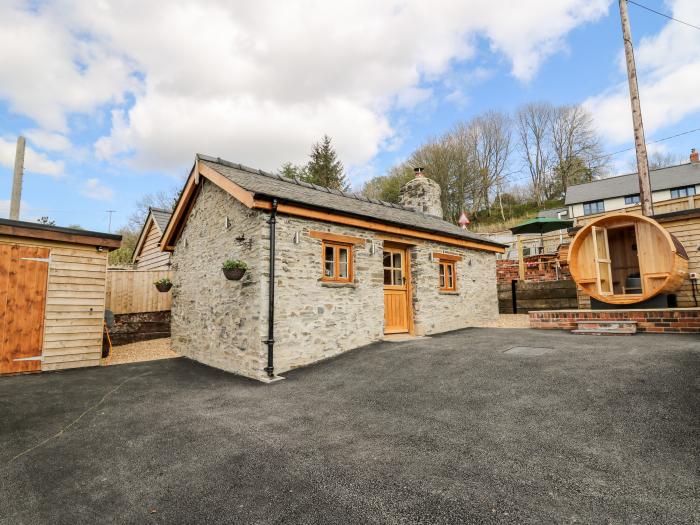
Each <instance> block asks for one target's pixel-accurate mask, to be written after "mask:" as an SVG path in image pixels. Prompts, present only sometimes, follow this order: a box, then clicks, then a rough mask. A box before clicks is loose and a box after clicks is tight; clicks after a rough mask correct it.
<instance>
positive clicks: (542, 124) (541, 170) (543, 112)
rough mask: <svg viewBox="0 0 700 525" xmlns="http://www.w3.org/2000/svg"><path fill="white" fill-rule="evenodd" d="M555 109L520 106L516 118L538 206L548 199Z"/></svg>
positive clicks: (542, 104) (541, 105) (544, 103)
mask: <svg viewBox="0 0 700 525" xmlns="http://www.w3.org/2000/svg"><path fill="white" fill-rule="evenodd" d="M553 116H554V108H553V107H552V105H551V104H549V103H546V102H540V103H534V102H533V103H529V104H525V105H524V106H521V107H520V109H519V110H518V112H517V116H516V130H517V135H518V139H519V142H520V144H519V146H520V152H521V155H522V158H523V161H524V163H525V169H526V170H527V172H528V173H529V175H530V179H531V180H532V190H533V194H534V195H533V197H534V198H535V200H536V201H537V204H538V205H540V206H541V205H542V204H543V203H544V201H545V199H546V187H547V182H548V181H547V179H548V177H549V176H550V172H551V169H552V167H553V155H552V152H551V148H550V135H551V126H552V118H553Z"/></svg>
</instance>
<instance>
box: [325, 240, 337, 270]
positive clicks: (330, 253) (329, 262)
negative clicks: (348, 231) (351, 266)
mask: <svg viewBox="0 0 700 525" xmlns="http://www.w3.org/2000/svg"><path fill="white" fill-rule="evenodd" d="M325 262H326V263H325V269H324V275H325V276H326V277H333V276H334V275H335V272H334V266H335V265H334V262H335V257H334V250H333V246H326V253H325Z"/></svg>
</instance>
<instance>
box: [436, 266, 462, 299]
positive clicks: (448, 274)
mask: <svg viewBox="0 0 700 525" xmlns="http://www.w3.org/2000/svg"><path fill="white" fill-rule="evenodd" d="M439 265H440V270H439V276H440V277H439V281H438V284H439V285H440V290H442V291H443V292H454V291H455V289H456V288H457V280H456V279H455V263H454V261H440V262H439Z"/></svg>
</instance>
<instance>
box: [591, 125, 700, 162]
mask: <svg viewBox="0 0 700 525" xmlns="http://www.w3.org/2000/svg"><path fill="white" fill-rule="evenodd" d="M696 131H700V128H695V129H691V130H688V131H683V132H682V133H676V134H675V135H671V136H670V137H664V138H662V139H657V140H652V141H649V142H647V143H646V144H647V146H648V145H649V144H656V143H657V142H664V141H665V140H671V139H675V138H676V137H681V136H683V135H688V134H690V133H695V132H696ZM633 149H634V146H632V147H631V148H626V149H621V150H619V151H613V152H612V153H607V154H605V155H601V156H600V157H595V158H593V159H591V160H601V159H606V158H608V157H612V156H614V155H619V154H620V153H626V152H628V151H632V150H633Z"/></svg>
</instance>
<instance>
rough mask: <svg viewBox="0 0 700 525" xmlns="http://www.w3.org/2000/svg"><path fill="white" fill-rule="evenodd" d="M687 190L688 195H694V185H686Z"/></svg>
mask: <svg viewBox="0 0 700 525" xmlns="http://www.w3.org/2000/svg"><path fill="white" fill-rule="evenodd" d="M687 190H688V191H687V192H686V193H687V194H688V196H690V195H695V186H688V188H687Z"/></svg>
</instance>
